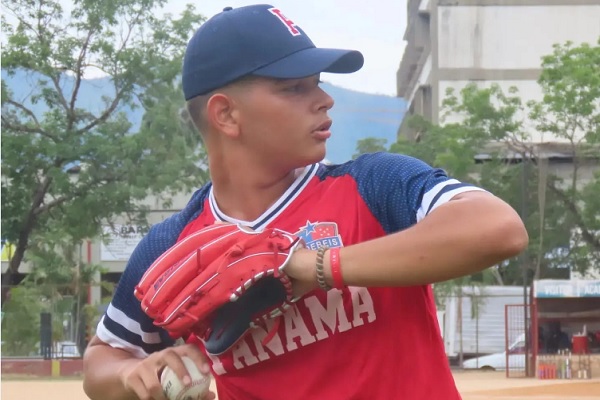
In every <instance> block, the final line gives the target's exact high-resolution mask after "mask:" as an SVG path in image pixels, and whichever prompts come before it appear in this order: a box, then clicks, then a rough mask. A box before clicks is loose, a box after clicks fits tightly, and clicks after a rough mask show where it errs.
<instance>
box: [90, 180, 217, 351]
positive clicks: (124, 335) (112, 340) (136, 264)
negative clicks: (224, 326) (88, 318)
mask: <svg viewBox="0 0 600 400" xmlns="http://www.w3.org/2000/svg"><path fill="white" fill-rule="evenodd" d="M207 192H208V191H207V190H204V189H201V190H200V191H198V192H196V194H195V195H194V197H192V200H191V201H190V203H189V204H188V206H187V207H186V209H184V210H183V211H182V212H180V213H177V214H174V215H172V216H171V217H169V218H167V219H166V220H164V221H163V222H161V223H159V224H156V225H154V226H153V227H152V228H151V229H150V231H149V232H148V234H147V235H146V236H145V237H144V238H143V239H142V240H141V241H140V243H139V244H138V246H137V247H136V249H135V250H134V251H133V254H132V255H131V257H130V259H129V261H128V263H127V266H126V267H125V271H124V272H123V275H121V279H120V280H119V283H118V285H117V288H116V290H115V293H114V295H113V298H112V301H111V302H110V304H109V306H108V308H107V310H106V312H105V313H104V315H103V317H102V319H101V320H100V322H99V323H98V327H97V328H96V336H97V337H98V338H99V339H100V340H102V341H103V342H105V343H107V344H109V345H110V346H112V347H115V348H120V349H124V350H127V351H129V352H130V353H132V354H133V355H135V356H136V357H139V358H143V357H146V356H148V355H149V354H150V353H153V352H156V351H160V350H163V349H165V348H166V347H169V346H172V345H173V343H174V341H173V339H172V338H170V337H169V335H168V334H167V332H166V331H165V330H163V329H162V328H159V327H157V326H155V325H154V324H153V321H152V319H150V318H149V317H148V316H147V315H146V314H145V313H144V312H143V311H142V308H141V305H140V302H139V301H138V300H137V298H136V297H135V296H134V294H133V293H134V289H135V286H136V285H137V283H138V282H139V281H140V279H141V278H142V276H143V275H144V273H145V271H146V270H147V269H148V268H149V267H150V265H152V263H153V262H154V260H156V259H157V258H158V257H159V256H160V255H161V254H162V253H164V252H165V251H166V250H167V249H169V248H170V247H171V246H172V245H173V244H175V242H176V241H177V239H178V237H179V235H180V233H181V232H182V230H183V229H184V228H185V226H186V225H187V224H188V222H189V221H191V220H193V219H194V218H195V217H196V216H197V215H198V214H199V213H200V212H201V210H202V204H203V202H204V199H205V198H206V196H205V195H206V193H207Z"/></svg>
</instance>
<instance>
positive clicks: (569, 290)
mask: <svg viewBox="0 0 600 400" xmlns="http://www.w3.org/2000/svg"><path fill="white" fill-rule="evenodd" d="M534 288H535V291H534V296H535V297H537V298H565V297H600V280H584V279H573V280H554V279H543V280H539V281H535V282H534Z"/></svg>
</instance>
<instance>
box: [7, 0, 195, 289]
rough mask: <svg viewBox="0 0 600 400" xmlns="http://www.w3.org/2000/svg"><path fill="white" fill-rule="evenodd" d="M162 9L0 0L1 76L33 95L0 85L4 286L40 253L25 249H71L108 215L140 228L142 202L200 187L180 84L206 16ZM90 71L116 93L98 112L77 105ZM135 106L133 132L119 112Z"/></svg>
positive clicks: (101, 1)
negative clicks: (62, 245) (6, 246)
mask: <svg viewBox="0 0 600 400" xmlns="http://www.w3.org/2000/svg"><path fill="white" fill-rule="evenodd" d="M165 3H166V1H165V0H77V1H73V2H72V3H71V4H69V9H68V10H66V9H64V8H63V4H65V3H64V2H63V1H57V0H54V1H51V0H35V1H25V0H2V7H3V15H2V33H3V36H4V40H3V54H2V71H3V74H7V75H8V76H9V77H10V76H19V74H25V75H26V76H27V82H21V83H20V84H28V86H29V88H28V89H29V93H28V94H27V96H22V97H17V96H16V95H15V94H14V93H12V92H11V91H10V90H9V87H8V86H7V84H6V82H5V81H4V80H3V81H2V235H3V239H6V240H8V241H9V242H11V243H14V244H15V246H16V248H15V252H14V255H13V258H12V259H11V261H10V265H9V268H8V271H7V272H6V274H5V275H4V276H3V285H11V284H13V283H14V276H15V274H16V273H17V272H18V270H19V266H20V265H21V263H22V262H23V260H24V259H25V255H26V253H27V252H28V251H30V249H40V248H42V247H43V246H32V241H36V242H48V243H55V242H56V241H57V240H59V239H60V238H66V239H68V241H69V242H72V243H76V242H78V241H80V240H81V239H83V238H91V237H96V236H98V235H99V234H100V233H101V224H103V223H106V222H107V221H110V220H111V219H112V218H114V217H115V216H118V215H124V214H129V215H131V216H132V218H141V219H142V220H143V219H144V215H143V213H141V212H142V211H143V207H142V206H141V200H143V199H144V198H146V197H147V196H148V195H150V194H163V193H165V194H167V195H168V194H169V193H170V192H174V191H181V190H186V189H187V190H189V188H191V187H193V186H197V185H200V184H201V183H202V182H203V180H204V179H205V178H206V171H205V168H204V165H205V163H203V161H202V156H203V152H202V150H201V149H199V142H198V135H196V134H195V132H192V131H191V129H190V127H189V124H186V123H182V121H181V120H180V118H179V114H180V110H181V108H182V107H183V105H184V102H183V96H182V95H181V93H182V92H181V90H180V87H179V79H178V76H179V74H180V70H181V62H182V59H183V52H184V50H185V46H186V44H187V40H188V39H189V37H190V35H191V34H192V32H193V30H194V29H196V28H198V26H199V25H200V23H201V22H202V21H203V17H202V16H201V15H199V14H197V13H196V12H195V10H194V8H193V7H192V6H188V7H187V8H186V9H185V11H184V12H183V13H182V14H181V15H179V16H177V17H174V16H172V15H170V14H164V15H161V14H162V12H163V11H164V10H163V6H164V5H165ZM92 73H101V74H102V75H103V78H102V81H100V82H101V83H102V82H104V84H105V85H104V86H106V84H108V85H110V86H109V87H111V88H112V90H111V93H110V94H102V92H101V91H99V93H98V97H97V99H94V100H95V101H94V102H93V103H94V107H90V106H89V104H87V103H86V102H85V100H86V99H82V96H83V95H82V87H83V86H84V85H85V83H86V77H88V76H90V74H92ZM87 100H89V99H87ZM140 107H141V108H142V109H143V111H144V112H145V117H144V120H143V121H142V124H141V126H140V127H139V129H137V128H135V127H134V126H133V125H132V122H131V121H129V120H128V117H127V112H128V111H130V110H136V109H139V108H140ZM165 200H166V201H168V196H165ZM56 235H60V237H57V236H56ZM47 249H48V248H46V250H47ZM51 250H52V251H54V249H52V248H51ZM32 259H33V257H32ZM5 287H7V286H3V288H5ZM2 294H3V300H4V299H5V295H6V291H5V290H3V293H2Z"/></svg>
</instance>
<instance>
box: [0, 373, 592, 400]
mask: <svg viewBox="0 0 600 400" xmlns="http://www.w3.org/2000/svg"><path fill="white" fill-rule="evenodd" d="M454 376H455V379H456V384H457V386H458V388H459V390H460V392H461V394H462V396H463V400H591V399H600V379H592V380H586V381H551V380H537V379H525V378H521V379H519V378H514V379H506V378H505V376H504V373H501V372H457V373H455V375H454ZM2 399H6V400H34V399H43V400H85V399H87V397H86V395H85V394H84V393H83V389H82V387H81V381H80V380H78V379H70V380H39V379H35V380H33V379H16V378H11V379H4V377H3V380H2ZM386 400H387V399H386ZM411 400H412V399H411ZM414 400H420V399H414ZM427 400H438V399H427ZM439 400H443V399H439Z"/></svg>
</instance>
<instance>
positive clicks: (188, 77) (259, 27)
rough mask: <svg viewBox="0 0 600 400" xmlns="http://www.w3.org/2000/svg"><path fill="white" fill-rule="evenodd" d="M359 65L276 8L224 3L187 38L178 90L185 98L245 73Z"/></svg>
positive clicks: (289, 75) (287, 75)
mask: <svg viewBox="0 0 600 400" xmlns="http://www.w3.org/2000/svg"><path fill="white" fill-rule="evenodd" d="M363 63H364V58H363V55H362V54H361V53H360V52H358V51H355V50H341V49H324V48H317V47H316V46H315V45H314V44H313V42H312V41H311V40H310V38H309V37H308V36H307V35H306V33H304V31H303V30H302V29H301V28H300V27H299V26H298V25H296V24H295V23H294V22H293V21H292V20H290V19H289V18H287V17H286V16H285V15H284V14H283V13H282V12H281V11H280V10H279V9H278V8H276V7H273V6H271V5H268V4H259V5H252V6H245V7H240V8H236V9H233V8H231V7H226V8H225V9H224V10H223V11H222V12H221V13H219V14H217V15H215V16H214V17H212V18H210V19H209V20H208V21H206V22H205V23H204V24H202V25H201V26H200V28H199V29H198V30H197V31H196V33H195V34H194V36H193V37H192V38H191V40H190V41H189V43H188V46H187V49H186V52H185V57H184V60H183V77H182V79H183V92H184V95H185V99H186V100H189V99H191V98H193V97H196V96H199V95H203V94H207V93H209V92H211V91H213V90H215V89H218V88H220V87H223V86H225V85H227V84H229V83H232V82H234V81H236V80H237V79H240V78H242V77H245V76H247V75H256V76H263V77H269V78H280V79H297V78H305V77H307V76H312V75H316V74H319V73H321V72H333V73H350V72H355V71H358V70H359V69H360V68H361V67H362V66H363Z"/></svg>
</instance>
